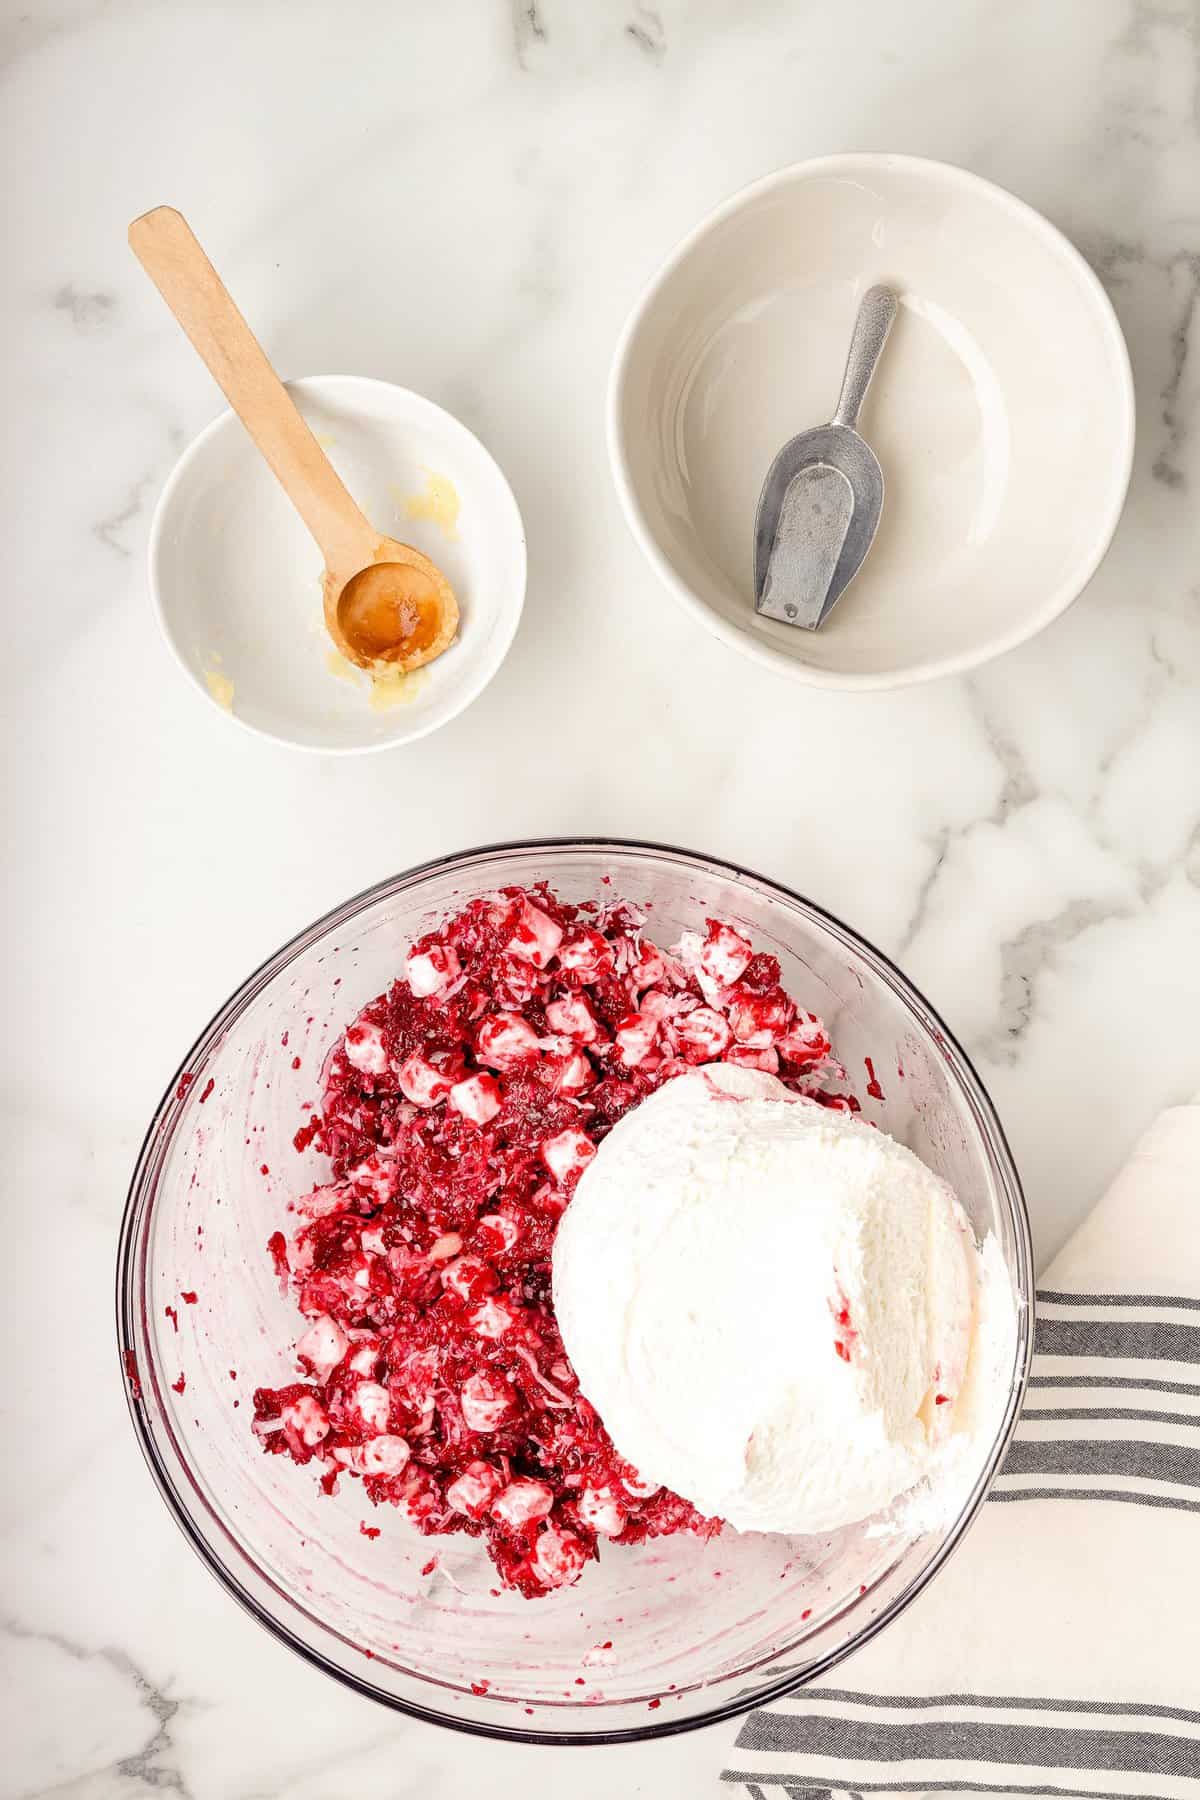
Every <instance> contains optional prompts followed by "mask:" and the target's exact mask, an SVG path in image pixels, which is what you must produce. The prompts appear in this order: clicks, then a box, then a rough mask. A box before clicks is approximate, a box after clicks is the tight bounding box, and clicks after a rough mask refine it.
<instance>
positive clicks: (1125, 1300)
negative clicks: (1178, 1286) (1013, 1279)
mask: <svg viewBox="0 0 1200 1800" xmlns="http://www.w3.org/2000/svg"><path fill="white" fill-rule="evenodd" d="M1037 1297H1038V1299H1039V1300H1044V1301H1045V1303H1046V1305H1047V1306H1146V1307H1150V1306H1157V1307H1161V1308H1163V1309H1164V1310H1165V1309H1168V1308H1171V1307H1181V1308H1185V1309H1187V1308H1192V1309H1195V1310H1197V1311H1200V1300H1198V1299H1196V1298H1195V1297H1194V1296H1193V1295H1191V1294H1058V1293H1055V1292H1053V1291H1052V1290H1051V1289H1050V1288H1039V1289H1038V1296H1037Z"/></svg>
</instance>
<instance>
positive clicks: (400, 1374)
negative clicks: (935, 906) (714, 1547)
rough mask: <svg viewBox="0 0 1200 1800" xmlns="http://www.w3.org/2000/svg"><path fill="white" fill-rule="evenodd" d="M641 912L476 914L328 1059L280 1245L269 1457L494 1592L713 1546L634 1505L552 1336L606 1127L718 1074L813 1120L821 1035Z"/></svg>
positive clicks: (667, 1504)
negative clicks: (289, 1292) (765, 1085)
mask: <svg viewBox="0 0 1200 1800" xmlns="http://www.w3.org/2000/svg"><path fill="white" fill-rule="evenodd" d="M642 926H643V919H642V916H641V915H640V914H639V913H638V912H637V911H635V910H634V909H633V908H632V907H630V906H628V905H625V904H621V903H618V904H615V905H612V906H608V907H605V908H603V909H601V908H598V907H595V906H586V907H580V906H570V905H565V904H563V903H562V902H561V901H559V900H557V899H556V898H555V896H554V895H553V894H551V893H550V892H549V891H548V889H546V888H545V887H538V888H535V889H533V890H530V891H523V890H520V889H516V888H507V889H504V890H503V891H501V892H499V893H497V894H494V895H491V896H489V897H487V898H484V899H480V900H476V901H474V902H472V904H471V905H470V906H468V907H467V908H466V909H465V910H464V911H463V912H461V913H459V914H458V915H457V917H455V918H453V919H451V920H449V921H448V922H447V923H446V924H445V925H443V926H442V927H441V928H440V929H439V930H437V931H436V932H433V933H431V934H430V935H428V936H427V937H424V938H422V939H421V940H420V941H419V942H418V943H416V944H414V946H413V947H412V949H411V950H410V951H409V953H408V956H407V958H406V960H405V966H404V974H403V976H402V978H401V979H400V980H398V981H396V982H395V983H394V984H393V985H392V987H391V988H390V989H389V991H388V992H387V993H386V994H382V995H380V996H379V998H378V999H376V1000H373V1001H372V1002H371V1003H370V1005H369V1006H367V1007H365V1008H364V1009H363V1011H362V1012H361V1013H360V1014H359V1016H358V1018H357V1019H356V1020H355V1022H354V1024H353V1025H351V1026H350V1028H349V1030H348V1031H347V1032H346V1034H345V1037H344V1038H343V1039H342V1040H341V1042H340V1043H339V1044H338V1045H337V1047H336V1048H335V1050H334V1051H333V1053H332V1055H331V1056H330V1058H329V1060H328V1062H327V1064H326V1067H325V1070H324V1075H323V1093H322V1101H321V1111H320V1113H319V1114H315V1115H314V1116H313V1117H312V1118H311V1119H310V1121H309V1123H308V1124H307V1125H306V1126H305V1128H304V1129H303V1131H301V1132H300V1133H299V1134H298V1136H297V1148H298V1149H305V1148H307V1147H308V1145H309V1144H310V1143H311V1144H313V1145H315V1147H316V1148H317V1149H319V1150H320V1151H322V1152H323V1153H324V1154H325V1155H326V1156H328V1157H329V1159H330V1160H331V1162H332V1180H331V1181H330V1182H329V1184H328V1185H327V1186H324V1187H319V1188H317V1189H316V1190H315V1191H314V1192H312V1193H310V1194H308V1195H307V1196H306V1197H305V1198H304V1199H301V1200H299V1201H297V1202H296V1204H295V1207H294V1209H293V1210H294V1211H295V1212H297V1213H298V1214H299V1215H300V1218H301V1220H302V1222H301V1223H300V1225H299V1227H298V1229H297V1230H296V1231H295V1232H294V1234H293V1235H292V1237H291V1240H290V1242H289V1241H288V1240H287V1239H286V1238H285V1236H284V1234H283V1233H282V1232H276V1234H275V1235H274V1237H273V1238H272V1239H271V1241H270V1244H269V1246H268V1248H269V1250H270V1252H271V1255H272V1256H273V1258H274V1259H275V1264H276V1267H277V1269H278V1271H279V1273H280V1276H281V1279H283V1280H284V1281H285V1282H286V1281H290V1282H291V1285H292V1287H293V1289H294V1291H295V1294H296V1296H297V1299H298V1301H299V1306H300V1310H301V1312H302V1313H303V1314H304V1315H305V1317H306V1319H307V1320H308V1326H307V1329H306V1330H305V1332H304V1334H303V1336H302V1337H301V1338H300V1340H299V1342H298V1344H297V1346H296V1356H297V1359H298V1362H299V1365H300V1368H301V1369H302V1370H303V1372H304V1379H303V1380H297V1381H295V1382H293V1383H291V1384H289V1385H288V1386H287V1387H283V1388H260V1389H259V1390H258V1392H257V1393H256V1394H255V1396H254V1410H255V1424H254V1429H255V1431H256V1432H257V1434H258V1436H259V1439H260V1441H261V1443H262V1445H263V1447H264V1449H266V1450H268V1451H271V1452H274V1453H278V1454H282V1455H287V1456H290V1457H292V1458H293V1460H294V1461H296V1462H298V1463H309V1462H313V1463H319V1464H320V1465H321V1469H322V1475H321V1480H322V1485H323V1486H324V1487H325V1488H326V1491H327V1492H330V1493H332V1492H333V1491H334V1490H335V1489H336V1486H337V1483H338V1479H339V1477H340V1475H342V1474H347V1475H351V1476H354V1477H360V1478H361V1479H362V1482H363V1486H364V1488H365V1490H366V1492H367V1494H368V1495H369V1497H370V1499H371V1500H372V1501H373V1502H375V1503H376V1504H378V1503H381V1502H384V1501H386V1502H389V1503H391V1504H392V1505H395V1506H398V1507H399V1508H400V1509H401V1511H402V1512H403V1513H404V1515H405V1516H406V1517H407V1518H408V1519H409V1520H410V1521H411V1522H412V1523H413V1524H414V1525H416V1526H417V1527H418V1529H419V1530H421V1531H422V1532H425V1533H428V1534H437V1533H442V1532H466V1533H468V1534H469V1535H471V1536H474V1537H481V1538H482V1539H483V1540H484V1542H485V1544H486V1547H487V1550H488V1553H489V1554H490V1556H491V1558H492V1560H493V1562H494V1563H495V1565H496V1568H497V1569H498V1570H499V1574H500V1578H501V1580H502V1581H503V1582H504V1583H505V1585H507V1586H510V1587H514V1588H519V1589H520V1591H521V1592H522V1593H524V1594H527V1595H530V1596H533V1595H538V1594H543V1593H545V1592H546V1591H547V1590H548V1589H551V1588H558V1587H562V1586H564V1585H566V1584H568V1583H570V1582H573V1581H575V1580H576V1579H577V1578H578V1576H579V1575H580V1574H581V1573H582V1571H583V1568H584V1566H585V1564H586V1563H587V1562H588V1561H589V1560H590V1559H591V1558H593V1557H595V1556H596V1555H597V1553H598V1551H597V1546H598V1542H599V1540H600V1539H601V1538H611V1539H613V1540H615V1541H616V1542H618V1543H622V1544H636V1543H639V1542H641V1541H642V1540H643V1539H645V1538H648V1537H655V1536H660V1535H664V1534H666V1533H669V1532H676V1531H691V1532H695V1533H697V1534H698V1535H700V1536H702V1537H707V1536H710V1535H712V1534H713V1533H715V1532H717V1531H719V1530H720V1521H719V1520H713V1519H705V1518H703V1517H701V1515H700V1514H699V1513H698V1512H697V1511H696V1509H695V1508H694V1507H693V1506H691V1505H690V1504H689V1503H688V1502H687V1501H686V1500H683V1499H681V1498H680V1497H679V1496H678V1495H677V1494H672V1493H669V1492H668V1491H667V1490H666V1489H665V1488H661V1487H654V1486H652V1485H651V1484H650V1483H649V1482H646V1481H643V1480H642V1478H641V1476H640V1475H639V1473H638V1471H637V1470H636V1469H634V1468H632V1467H631V1466H630V1464H629V1463H627V1462H625V1461H623V1459H622V1458H621V1457H620V1456H619V1455H618V1453H617V1451H616V1449H615V1448H614V1446H613V1444H612V1441H611V1439H610V1438H609V1436H608V1434H607V1432H606V1431H605V1429H604V1426H603V1424H602V1423H601V1421H600V1419H599V1418H598V1417H597V1415H596V1413H595V1412H594V1411H593V1409H592V1408H591V1407H590V1406H589V1405H588V1403H587V1401H586V1400H585V1399H584V1398H583V1396H582V1395H581V1394H580V1392H579V1387H578V1383H577V1381H576V1378H575V1375H574V1372H573V1371H572V1369H571V1366H570V1364H569V1362H568V1361H567V1357H566V1354H565V1352H564V1350H563V1345H562V1340H561V1338H560V1337H559V1334H558V1329H557V1326H556V1325H555V1321H554V1312H553V1308H552V1304H551V1249H552V1245H553V1242H554V1233H555V1228H556V1226H557V1224H558V1220H559V1218H560V1217H561V1215H562V1212H563V1210H564V1208H565V1207H566V1205H567V1203H568V1202H569V1200H570V1198H571V1193H572V1191H573V1189H574V1187H575V1184H576V1182H577V1181H578V1179H579V1176H580V1174H581V1173H582V1171H583V1170H584V1169H585V1168H586V1166H587V1164H588V1162H589V1161H590V1160H591V1158H592V1157H593V1156H594V1155H595V1154H596V1146H597V1145H598V1144H599V1143H600V1142H601V1141H602V1140H603V1138H604V1136H605V1134H606V1133H607V1132H608V1131H610V1130H611V1128H612V1126H613V1125H614V1124H615V1123H616V1121H617V1120H618V1119H619V1118H621V1116H622V1114H624V1113H626V1112H628V1111H629V1109H630V1108H631V1107H633V1106H636V1105H637V1104H638V1102H639V1101H640V1100H642V1099H644V1098H645V1096H646V1095H647V1094H649V1093H652V1092H653V1091H654V1089H655V1088H657V1087H660V1086H661V1085H662V1083H663V1082H665V1081H669V1080H670V1079H671V1078H672V1076H674V1075H677V1074H680V1073H681V1072H682V1071H684V1070H685V1069H688V1068H693V1067H695V1066H696V1065H697V1064H702V1063H706V1062H716V1061H724V1062H732V1063H740V1064H742V1065H743V1066H746V1067H750V1068H756V1069H766V1070H769V1071H770V1072H771V1073H772V1074H777V1075H779V1076H780V1077H781V1079H782V1080H784V1081H785V1082H786V1083H787V1084H788V1085H789V1086H790V1087H792V1088H794V1089H795V1090H796V1091H798V1092H803V1093H807V1094H810V1095H812V1096H813V1097H814V1098H817V1099H822V1100H824V1101H825V1102H826V1103H827V1104H830V1105H833V1106H840V1107H846V1106H854V1104H855V1103H854V1102H853V1101H852V1100H847V1099H845V1098H842V1097H835V1096H833V1095H827V1094H824V1093H823V1092H822V1091H821V1088H820V1083H821V1079H822V1077H823V1076H824V1077H828V1076H829V1074H830V1072H831V1068H832V1067H833V1065H831V1063H830V1060H829V1058H830V1045H829V1040H828V1038H827V1036H826V1034H825V1031H824V1028H823V1026H822V1025H821V1022H820V1021H819V1020H818V1019H816V1018H814V1017H813V1016H812V1015H811V1014H810V1013H805V1012H802V1011H801V1010H800V1008H799V1007H797V1006H796V1004H795V1002H794V1001H792V1000H791V999H790V998H789V997H788V995H787V994H786V993H785V992H784V991H783V989H782V988H781V986H780V983H779V975H780V971H779V963H778V961H777V960H776V958H775V957H773V956H764V955H755V954H754V952H753V950H752V947H751V945H750V944H749V943H747V942H746V940H745V939H744V938H743V937H741V936H740V935H739V934H738V932H736V931H735V930H734V929H733V928H732V927H731V926H729V925H727V924H722V923H720V922H719V921H717V920H711V919H710V920H709V921H708V922H707V929H706V931H705V932H704V933H700V932H698V931H689V932H685V933H684V935H683V938H682V940H681V941H680V943H679V944H678V946H677V947H676V950H675V952H674V954H671V955H668V954H665V953H664V952H663V951H662V950H660V949H658V948H657V947H656V946H655V945H654V944H653V943H651V942H650V941H649V939H648V938H646V937H644V936H643V934H642Z"/></svg>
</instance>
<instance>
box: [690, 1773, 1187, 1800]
mask: <svg viewBox="0 0 1200 1800" xmlns="http://www.w3.org/2000/svg"><path fill="white" fill-rule="evenodd" d="M839 1779H842V1778H840V1777H839V1776H837V1775H833V1776H829V1775H797V1774H788V1775H773V1774H768V1773H767V1772H766V1771H765V1770H763V1769H724V1770H722V1772H721V1780H722V1781H741V1782H744V1783H745V1784H746V1785H747V1786H749V1785H751V1784H753V1783H755V1782H769V1783H770V1784H771V1785H772V1786H773V1787H782V1788H783V1790H784V1792H785V1793H786V1794H789V1795H791V1794H804V1795H805V1796H806V1800H813V1796H814V1795H816V1794H819V1793H831V1792H832V1793H841V1794H844V1793H847V1792H849V1791H850V1790H848V1789H847V1788H846V1787H845V1786H844V1785H843V1786H842V1787H840V1788H839V1787H836V1786H835V1787H833V1788H831V1787H830V1782H831V1781H833V1782H835V1783H836V1782H837V1781H838V1780H839ZM853 1792H854V1793H856V1794H1048V1795H1052V1796H1056V1797H1057V1800H1134V1790H1131V1789H1129V1788H1126V1789H1125V1791H1124V1792H1123V1793H1112V1792H1108V1791H1106V1790H1104V1789H1101V1788H1069V1787H1053V1786H1044V1787H1043V1786H1041V1785H1039V1786H1037V1787H1014V1785H1013V1783H1012V1782H1011V1781H859V1780H858V1779H857V1777H856V1778H855V1782H854V1788H853ZM1135 1800H1168V1796H1167V1795H1165V1794H1156V1793H1146V1792H1145V1791H1144V1790H1143V1789H1141V1788H1138V1789H1137V1790H1136V1797H1135Z"/></svg>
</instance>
